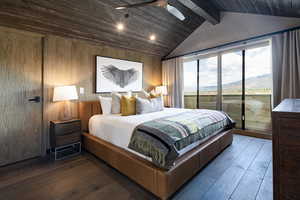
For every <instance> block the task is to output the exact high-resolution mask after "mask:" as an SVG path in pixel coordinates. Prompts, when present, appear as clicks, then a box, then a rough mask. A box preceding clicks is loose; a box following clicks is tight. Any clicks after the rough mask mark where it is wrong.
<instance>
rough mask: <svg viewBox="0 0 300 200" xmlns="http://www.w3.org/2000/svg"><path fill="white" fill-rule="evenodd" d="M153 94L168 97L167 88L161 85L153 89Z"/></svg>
mask: <svg viewBox="0 0 300 200" xmlns="http://www.w3.org/2000/svg"><path fill="white" fill-rule="evenodd" d="M155 93H156V94H160V95H168V90H167V86H165V85H162V86H157V87H155Z"/></svg>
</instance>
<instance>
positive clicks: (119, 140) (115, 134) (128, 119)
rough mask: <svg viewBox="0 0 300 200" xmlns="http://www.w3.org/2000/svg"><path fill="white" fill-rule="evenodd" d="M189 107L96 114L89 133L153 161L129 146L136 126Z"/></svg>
mask: <svg viewBox="0 0 300 200" xmlns="http://www.w3.org/2000/svg"><path fill="white" fill-rule="evenodd" d="M187 110H188V109H179V108H164V110H163V111H159V112H153V113H147V114H140V115H130V116H121V115H120V114H110V115H94V116H92V117H91V118H90V120H89V133H90V134H91V135H93V136H96V137H98V138H100V139H102V140H105V141H106V142H109V143H111V144H114V145H116V146H118V147H120V148H122V149H125V150H127V151H130V152H132V153H134V154H136V155H138V156H139V157H141V158H144V159H146V160H149V161H151V158H150V157H147V156H144V155H142V154H140V153H138V152H136V151H133V150H131V149H129V148H128V144H129V142H130V138H131V135H132V133H133V130H134V129H135V127H136V126H137V125H139V124H142V123H144V122H147V121H152V120H154V119H158V118H162V117H167V116H172V115H174V114H180V113H183V112H186V111H187ZM196 145H198V144H197V143H195V144H193V145H190V146H189V147H187V148H185V149H183V150H182V151H180V154H181V155H182V154H184V153H185V152H187V151H189V150H190V149H192V148H194V146H196Z"/></svg>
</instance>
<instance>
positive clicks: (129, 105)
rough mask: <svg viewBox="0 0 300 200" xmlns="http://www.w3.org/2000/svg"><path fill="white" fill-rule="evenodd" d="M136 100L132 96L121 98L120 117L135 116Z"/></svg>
mask: <svg viewBox="0 0 300 200" xmlns="http://www.w3.org/2000/svg"><path fill="white" fill-rule="evenodd" d="M135 106H136V98H135V97H134V96H131V97H127V96H122V97H121V115H122V116H128V115H135V114H136V108H135Z"/></svg>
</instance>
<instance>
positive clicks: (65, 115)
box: [59, 101, 73, 121]
mask: <svg viewBox="0 0 300 200" xmlns="http://www.w3.org/2000/svg"><path fill="white" fill-rule="evenodd" d="M62 106H63V110H62V112H61V113H60V116H59V120H61V121H68V120H71V119H73V118H72V113H71V103H70V101H65V102H64V103H63V105H62Z"/></svg>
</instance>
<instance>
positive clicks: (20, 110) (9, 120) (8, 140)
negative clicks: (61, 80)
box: [0, 28, 42, 166]
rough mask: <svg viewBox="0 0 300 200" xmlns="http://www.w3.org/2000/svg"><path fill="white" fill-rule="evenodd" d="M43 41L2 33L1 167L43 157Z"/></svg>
mask: <svg viewBox="0 0 300 200" xmlns="http://www.w3.org/2000/svg"><path fill="white" fill-rule="evenodd" d="M36 96H37V97H42V38H41V37H40V36H35V35H28V34H25V33H21V32H20V33H18V32H15V31H10V30H6V29H2V28H1V29H0V166H1V165H6V164H10V163H14V162H17V161H21V160H25V159H29V158H33V157H36V156H39V155H41V132H42V103H41V102H34V101H32V102H30V101H29V99H31V98H34V97H36Z"/></svg>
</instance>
